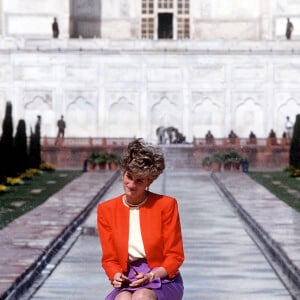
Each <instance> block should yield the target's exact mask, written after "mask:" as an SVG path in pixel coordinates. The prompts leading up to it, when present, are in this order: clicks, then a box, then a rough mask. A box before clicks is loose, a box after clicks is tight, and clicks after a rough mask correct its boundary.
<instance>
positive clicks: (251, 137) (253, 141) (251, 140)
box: [249, 131, 257, 144]
mask: <svg viewBox="0 0 300 300" xmlns="http://www.w3.org/2000/svg"><path fill="white" fill-rule="evenodd" d="M256 143H257V140H256V135H255V134H254V133H253V131H251V132H250V134H249V144H256Z"/></svg>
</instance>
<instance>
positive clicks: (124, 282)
mask: <svg viewBox="0 0 300 300" xmlns="http://www.w3.org/2000/svg"><path fill="white" fill-rule="evenodd" d="M130 282H131V281H130V279H129V278H128V277H127V276H125V275H124V274H122V273H116V274H115V276H114V278H113V280H112V286H113V287H114V288H125V287H128V286H129V284H130Z"/></svg>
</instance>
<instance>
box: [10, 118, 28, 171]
mask: <svg viewBox="0 0 300 300" xmlns="http://www.w3.org/2000/svg"><path fill="white" fill-rule="evenodd" d="M13 158H14V170H15V174H16V175H17V174H20V173H23V172H25V171H26V169H27V168H28V166H29V162H28V152H27V136H26V125H25V121H24V120H20V121H19V123H18V127H17V132H16V135H15V138H14V141H13Z"/></svg>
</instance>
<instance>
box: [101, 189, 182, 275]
mask: <svg viewBox="0 0 300 300" xmlns="http://www.w3.org/2000/svg"><path fill="white" fill-rule="evenodd" d="M122 196H123V195H120V196H118V197H116V198H114V199H111V200H108V201H105V202H103V203H100V204H99V205H98V211H97V225H98V232H99V237H100V243H101V246H102V266H103V268H104V270H105V272H106V274H107V276H108V278H109V279H110V280H112V279H113V276H114V275H115V274H116V273H117V272H125V271H126V270H127V262H128V237H129V208H128V207H127V206H125V205H124V204H123V201H122ZM140 224H141V233H142V239H143V243H144V248H145V252H146V258H147V262H148V265H149V266H150V268H155V267H164V268H165V269H166V271H167V272H168V275H169V277H170V278H173V277H175V276H176V274H177V273H178V269H179V267H180V266H181V264H182V263H183V260H184V252H183V243H182V235H181V226H180V219H179V213H178V205H177V201H176V199H174V198H171V197H168V196H164V195H158V194H154V193H151V192H150V193H149V197H148V200H147V202H146V203H145V205H143V206H142V207H141V208H140Z"/></svg>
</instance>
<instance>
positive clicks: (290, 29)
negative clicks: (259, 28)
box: [285, 18, 294, 40]
mask: <svg viewBox="0 0 300 300" xmlns="http://www.w3.org/2000/svg"><path fill="white" fill-rule="evenodd" d="M293 31H294V25H293V23H292V22H291V21H290V19H289V18H287V24H286V33H285V36H286V39H287V40H290V39H291V37H292V32H293Z"/></svg>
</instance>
